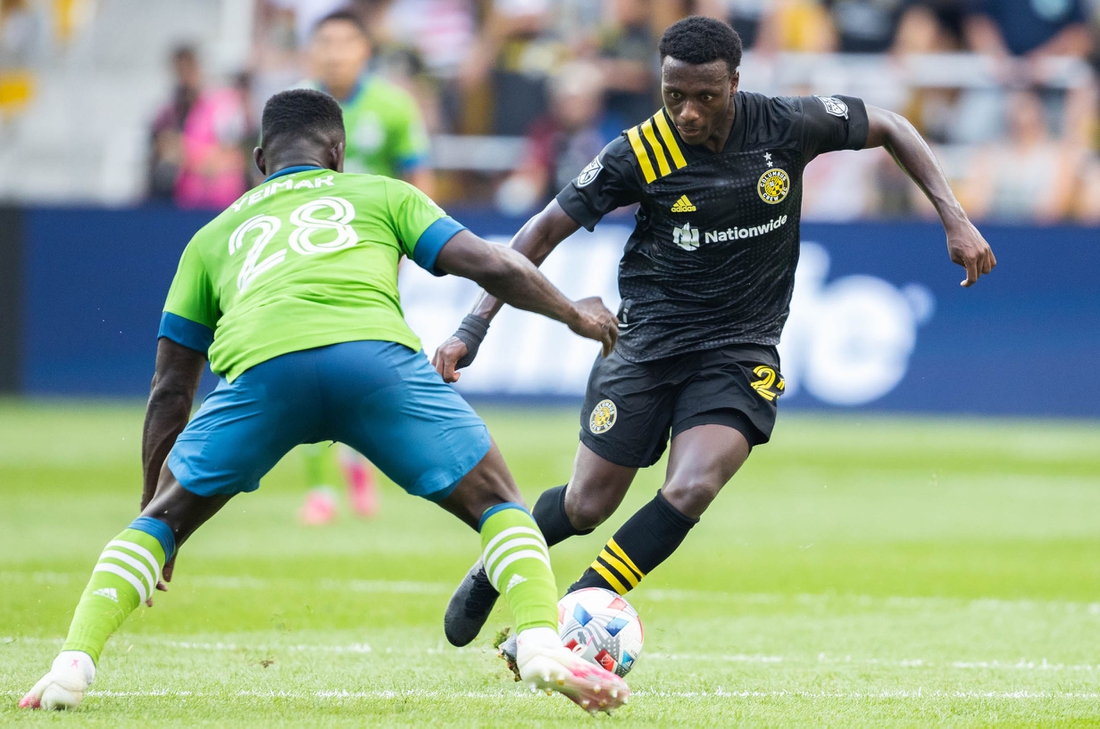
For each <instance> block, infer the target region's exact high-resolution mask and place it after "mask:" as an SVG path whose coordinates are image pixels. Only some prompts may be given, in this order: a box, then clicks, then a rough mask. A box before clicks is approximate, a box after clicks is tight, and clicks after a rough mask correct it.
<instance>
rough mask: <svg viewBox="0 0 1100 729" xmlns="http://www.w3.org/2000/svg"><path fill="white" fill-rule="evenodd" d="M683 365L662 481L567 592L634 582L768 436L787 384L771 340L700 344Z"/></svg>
mask: <svg viewBox="0 0 1100 729" xmlns="http://www.w3.org/2000/svg"><path fill="white" fill-rule="evenodd" d="M761 363H767V364H761ZM684 366H685V367H690V368H691V369H692V372H691V374H690V376H689V377H688V378H687V380H686V382H685V383H684V385H683V387H682V388H681V390H680V392H679V394H678V397H677V400H676V404H675V408H674V413H673V426H672V432H673V438H672V452H671V454H670V457H669V464H668V471H667V473H666V477H665V483H664V485H663V486H662V487H661V490H660V491H658V492H657V495H656V496H655V497H654V498H653V500H652V501H650V502H649V503H648V504H646V505H645V506H643V507H642V508H641V509H639V510H638V511H637V512H636V513H635V514H634V515H633V516H632V517H631V518H630V519H628V520H627V521H626V523H625V524H623V526H622V527H620V528H619V530H618V531H617V532H615V535H614V536H613V537H612V538H611V539H609V540H608V542H607V544H606V545H605V546H604V549H603V550H602V551H601V552H600V554H599V555H598V556H597V558H596V559H595V560H594V561H593V562H592V565H591V566H590V567H589V568H588V569H587V570H585V573H584V574H583V575H582V576H581V578H580V579H579V580H577V582H575V583H574V584H573V585H572V586H571V587H570V588H569V591H570V592H572V591H573V590H577V589H580V588H583V587H603V588H605V589H611V590H615V591H616V592H618V593H619V594H625V593H626V592H628V591H629V590H631V589H633V588H635V587H637V586H638V583H639V582H640V581H641V580H642V579H643V578H644V577H645V576H646V575H647V574H649V573H650V572H651V571H652V570H653V569H655V568H656V567H657V566H658V565H660V564H661V563H662V562H664V561H665V560H666V559H668V557H669V556H671V555H672V553H673V552H675V551H676V549H677V548H678V547H679V546H680V544H681V543H682V542H683V541H684V539H685V538H686V537H687V534H688V532H689V531H690V530H691V528H692V527H693V526H694V525H695V524H696V523H697V522H698V521H699V518H700V517H701V516H702V514H703V512H704V511H706V509H707V507H708V506H710V504H711V502H712V501H713V500H714V498H715V497H716V496H717V495H718V492H719V491H720V490H721V489H722V487H723V486H725V484H726V483H727V482H728V481H729V480H730V479H731V478H733V476H734V474H735V473H737V471H738V469H740V468H741V466H742V465H743V464H744V462H745V460H746V459H747V458H748V456H749V453H750V452H751V450H752V446H754V445H757V444H761V443H765V442H767V440H768V439H769V438H770V435H771V431H772V427H773V426H774V424H775V415H776V400H777V399H778V397H779V394H780V393H781V392H782V387H783V384H782V383H783V381H782V377H780V376H779V375H778V370H777V368H778V355H776V353H775V349H774V348H772V347H758V346H755V345H749V346H744V345H742V346H735V347H730V348H725V349H721V350H714V351H710V352H702V353H699V354H698V355H697V356H695V357H690V358H686V359H685V361H684Z"/></svg>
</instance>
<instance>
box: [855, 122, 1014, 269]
mask: <svg viewBox="0 0 1100 729" xmlns="http://www.w3.org/2000/svg"><path fill="white" fill-rule="evenodd" d="M867 118H868V122H869V128H868V133H867V144H866V145H865V146H866V147H884V148H885V149H886V151H887V152H889V153H890V154H891V156H893V158H894V160H895V161H896V162H897V163H898V166H899V167H901V168H902V169H903V170H904V171H905V174H907V175H909V177H910V178H912V180H913V182H915V183H917V186H918V187H920V189H921V190H922V191H923V192H924V194H925V195H926V196H927V197H928V199H929V200H930V201H932V204H933V205H934V206H935V208H936V212H937V213H939V216H940V220H941V221H942V222H943V228H944V230H945V231H947V252H948V254H949V255H950V256H951V260H952V261H953V262H955V263H957V264H959V265H960V266H962V267H963V268H965V269H966V279H965V280H964V281H963V282H962V283H961V285H962V286H967V287H968V286H973V285H974V283H975V282H977V280H978V277H979V276H981V275H982V274H988V273H989V272H990V271H992V270H993V267H994V266H996V265H997V259H996V257H995V256H994V255H993V250H992V249H991V248H990V247H989V243H987V242H986V240H985V238H984V237H982V234H981V233H979V232H978V229H977V228H975V227H974V224H973V223H971V222H970V218H968V217H967V215H966V212H965V211H964V210H963V209H962V205H960V204H959V201H958V200H957V199H956V198H955V194H954V193H953V192H952V191H951V186H950V185H949V184H948V183H947V177H946V176H945V175H944V173H943V168H942V167H940V163H939V161H938V160H937V159H936V155H935V154H933V152H932V150H931V148H930V147H929V146H928V143H927V142H925V141H924V139H923V138H922V137H921V135H920V133H918V132H917V130H916V129H914V128H913V125H912V124H910V123H909V121H908V120H907V119H906V118H905V117H903V116H901V115H900V114H895V113H894V112H892V111H887V110H886V109H880V108H878V107H876V106H871V105H870V104H868V105H867Z"/></svg>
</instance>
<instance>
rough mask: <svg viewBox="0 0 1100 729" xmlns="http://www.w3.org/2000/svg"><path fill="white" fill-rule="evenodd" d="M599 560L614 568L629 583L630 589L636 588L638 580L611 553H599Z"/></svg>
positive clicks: (605, 551)
mask: <svg viewBox="0 0 1100 729" xmlns="http://www.w3.org/2000/svg"><path fill="white" fill-rule="evenodd" d="M600 559H602V560H603V561H604V562H607V563H608V564H609V565H611V566H612V567H614V568H615V571H616V572H618V573H619V574H621V575H622V576H623V577H624V578H626V581H627V582H629V583H630V587H631V588H632V589H633V588H635V587H637V586H638V582H639V580H638V578H637V577H635V576H634V573H633V572H631V571H630V568H629V567H627V566H626V565H625V564H623V563H622V562H620V561H619V560H618V559H616V558H615V557H614V555H612V554H611V552H608V551H607V550H606V549H605V550H603V551H602V552H600Z"/></svg>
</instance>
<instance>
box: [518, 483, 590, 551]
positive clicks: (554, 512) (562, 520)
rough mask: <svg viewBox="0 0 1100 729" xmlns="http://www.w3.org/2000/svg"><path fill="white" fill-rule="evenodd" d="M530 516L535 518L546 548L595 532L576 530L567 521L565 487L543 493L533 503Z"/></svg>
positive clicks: (571, 523)
mask: <svg viewBox="0 0 1100 729" xmlns="http://www.w3.org/2000/svg"><path fill="white" fill-rule="evenodd" d="M531 516H533V517H535V523H536V524H538V525H539V531H541V532H542V536H543V538H544V539H546V546H547V547H553V546H554V545H555V544H558V543H559V542H564V541H565V540H566V539H568V538H569V537H576V536H580V535H583V534H591V533H592V532H593V531H595V530H593V529H577V528H576V527H575V526H573V522H571V521H569V515H568V514H566V513H565V486H558V487H556V488H552V489H546V490H545V491H543V492H542V494H541V495H539V500H538V501H536V502H535V508H534V509H531Z"/></svg>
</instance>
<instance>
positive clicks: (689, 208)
mask: <svg viewBox="0 0 1100 729" xmlns="http://www.w3.org/2000/svg"><path fill="white" fill-rule="evenodd" d="M696 209H697V208H696V207H695V206H694V205H692V204H691V200H688V196H687V195H681V196H680V199H679V200H677V201H676V203H675V204H674V205H673V206H672V212H674V213H694V212H695V211H696Z"/></svg>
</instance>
